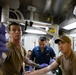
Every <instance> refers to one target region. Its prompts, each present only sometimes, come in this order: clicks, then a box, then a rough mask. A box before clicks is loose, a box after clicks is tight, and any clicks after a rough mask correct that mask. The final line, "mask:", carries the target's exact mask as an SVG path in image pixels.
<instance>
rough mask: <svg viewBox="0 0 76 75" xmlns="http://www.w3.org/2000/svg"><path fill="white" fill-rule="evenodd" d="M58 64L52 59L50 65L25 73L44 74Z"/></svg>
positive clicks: (29, 74)
mask: <svg viewBox="0 0 76 75" xmlns="http://www.w3.org/2000/svg"><path fill="white" fill-rule="evenodd" d="M57 66H58V63H57V62H56V61H54V62H53V63H52V64H51V65H49V66H47V67H45V68H43V69H40V70H36V71H32V72H30V73H27V74H26V75H40V74H44V73H46V72H48V71H51V70H52V69H54V68H56V67H57Z"/></svg>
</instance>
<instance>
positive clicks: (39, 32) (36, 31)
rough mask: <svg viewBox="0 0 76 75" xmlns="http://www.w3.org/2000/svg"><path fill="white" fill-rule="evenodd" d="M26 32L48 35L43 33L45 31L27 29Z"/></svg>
mask: <svg viewBox="0 0 76 75" xmlns="http://www.w3.org/2000/svg"><path fill="white" fill-rule="evenodd" d="M25 32H27V33H34V34H46V33H45V32H43V31H40V30H33V29H27V30H26V31H25Z"/></svg>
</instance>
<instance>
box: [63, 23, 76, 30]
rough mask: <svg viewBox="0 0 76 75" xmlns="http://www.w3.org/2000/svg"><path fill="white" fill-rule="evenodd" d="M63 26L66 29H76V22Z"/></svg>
mask: <svg viewBox="0 0 76 75" xmlns="http://www.w3.org/2000/svg"><path fill="white" fill-rule="evenodd" d="M63 28H64V29H66V30H71V29H74V28H76V22H74V23H71V24H68V25H66V26H64V27H63Z"/></svg>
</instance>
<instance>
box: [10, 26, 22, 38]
mask: <svg viewBox="0 0 76 75" xmlns="http://www.w3.org/2000/svg"><path fill="white" fill-rule="evenodd" d="M9 34H10V35H11V38H12V39H20V38H21V34H22V30H21V27H20V26H18V25H12V26H10V31H9Z"/></svg>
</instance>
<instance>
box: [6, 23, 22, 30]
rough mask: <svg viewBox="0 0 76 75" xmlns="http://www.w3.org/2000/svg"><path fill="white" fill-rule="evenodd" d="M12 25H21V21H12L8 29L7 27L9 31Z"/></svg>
mask: <svg viewBox="0 0 76 75" xmlns="http://www.w3.org/2000/svg"><path fill="white" fill-rule="evenodd" d="M12 25H16V26H21V25H20V24H19V23H16V22H11V23H10V24H9V25H8V29H7V30H8V31H10V27H11V26H12Z"/></svg>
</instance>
